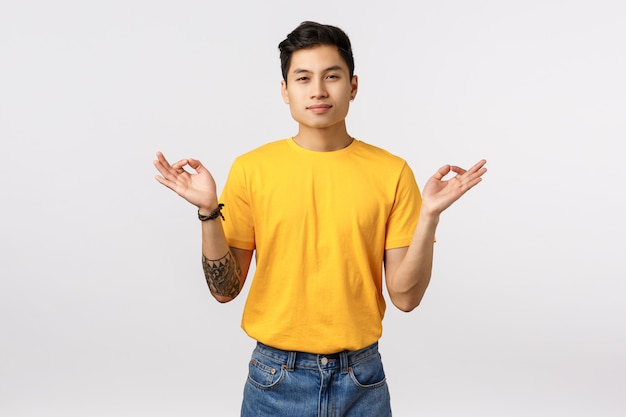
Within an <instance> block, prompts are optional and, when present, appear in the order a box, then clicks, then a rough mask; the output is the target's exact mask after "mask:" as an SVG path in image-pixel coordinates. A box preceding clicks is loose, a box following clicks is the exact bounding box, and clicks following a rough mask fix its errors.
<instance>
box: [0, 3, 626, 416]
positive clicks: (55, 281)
mask: <svg viewBox="0 0 626 417" xmlns="http://www.w3.org/2000/svg"><path fill="white" fill-rule="evenodd" d="M624 16H626V7H625V6H624V3H623V2H621V1H619V0H615V1H608V0H595V1H575V0H573V1H565V0H561V1H558V0H555V1H550V0H542V1H535V0H525V1H521V0H519V1H518V0H514V1H495V0H493V1H461V0H450V1H437V2H435V1H406V2H401V1H393V0H388V1H384V2H371V4H370V2H364V1H323V0H322V1H316V2H294V1H277V0H274V1H265V2H261V1H258V2H257V1H252V0H249V1H245V2H236V1H231V2H228V1H221V2H217V1H199V0H196V1H184V0H183V1H148V0H124V1H121V0H115V1H111V0H109V1H89V2H87V1H69V0H61V1H54V2H48V1H36V0H33V1H28V0H24V1H10V0H2V2H1V3H0V60H1V61H0V155H1V156H2V163H1V164H0V195H1V201H2V203H1V205H0V244H1V250H0V277H1V280H0V415H2V416H11V417H21V416H64V417H69V416H207V415H208V416H235V415H238V413H239V405H240V401H241V392H242V389H243V384H244V381H245V377H246V372H247V360H248V357H249V354H250V351H251V349H252V347H253V342H252V341H251V340H250V339H249V338H248V337H247V336H246V335H245V334H244V333H243V331H242V330H241V329H240V328H239V321H240V317H241V311H242V308H243V302H244V298H245V294H244V296H243V297H240V298H239V299H237V300H236V301H234V302H232V303H230V304H227V305H220V304H218V303H217V302H215V301H213V299H212V298H210V296H209V292H208V290H207V288H206V283H205V282H204V278H203V275H202V270H201V264H200V246H199V243H200V228H199V225H198V220H197V218H196V213H195V210H194V208H193V207H192V206H190V205H189V204H188V203H186V202H185V201H183V200H182V199H180V198H179V197H177V196H176V195H175V194H173V193H172V192H171V191H169V190H167V189H166V188H164V187H162V186H161V185H160V184H158V183H157V182H156V181H155V180H154V175H155V174H156V171H155V170H154V168H153V165H152V160H153V159H154V154H155V152H156V151H157V150H161V151H163V152H164V153H165V154H166V156H167V157H168V158H170V159H171V160H177V159H180V158H184V157H196V158H199V159H201V160H202V161H203V162H204V163H205V165H206V166H208V167H209V168H210V170H211V171H212V173H213V174H214V176H215V178H216V181H217V182H218V184H220V185H221V184H223V183H224V180H225V177H226V174H227V172H228V168H229V167H230V164H231V162H232V160H233V159H234V158H235V156H237V155H238V154H240V153H242V152H244V151H247V150H249V149H251V148H253V147H256V146H258V145H260V144H262V143H265V142H267V141H270V140H275V139H279V138H284V137H287V136H290V135H292V134H294V133H295V129H296V125H295V122H293V120H292V119H291V118H290V116H289V111H288V108H287V107H286V106H285V105H284V104H283V103H282V100H281V97H280V94H279V91H280V90H279V87H280V70H279V60H278V50H277V45H278V43H279V42H280V41H281V40H282V39H283V38H284V37H285V36H286V34H287V33H289V32H290V31H291V30H292V29H293V28H294V27H295V26H297V24H299V23H300V22H301V21H303V20H317V21H320V22H323V23H330V24H334V25H337V26H340V27H342V28H343V29H345V30H346V32H347V33H348V34H349V36H350V37H351V39H352V42H353V46H354V53H355V59H356V73H357V74H358V75H359V76H360V91H359V95H358V97H357V100H356V101H355V102H354V103H353V105H352V109H351V113H350V115H349V117H348V127H349V131H350V133H351V134H352V135H353V136H356V137H357V138H359V139H361V140H364V141H366V142H369V143H372V144H375V145H378V146H381V147H384V148H386V149H388V150H390V151H391V152H393V153H396V154H398V155H400V156H402V157H404V158H405V159H406V160H407V161H408V162H409V163H410V165H411V166H412V167H413V170H414V172H415V175H416V178H417V180H418V183H419V184H420V185H423V184H424V182H425V181H426V180H427V178H428V177H429V176H430V175H432V173H434V172H435V170H436V169H437V168H438V167H439V166H441V165H443V164H445V163H454V164H459V165H462V166H469V165H471V164H472V163H474V162H475V161H477V160H478V159H480V158H483V157H484V158H486V159H487V160H488V167H489V172H488V173H487V175H486V176H485V180H484V181H483V182H482V183H481V184H480V185H479V186H478V187H477V188H476V189H474V190H472V191H471V192H470V193H468V194H467V195H466V196H464V197H463V199H462V200H460V201H459V202H458V203H456V204H455V205H454V206H452V207H451V208H450V209H449V211H447V212H446V213H444V216H443V217H442V220H441V223H440V227H439V230H438V232H437V237H438V242H437V245H436V259H435V263H436V265H435V268H434V277H433V280H432V283H431V286H430V288H429V291H428V293H427V294H426V297H425V299H424V301H423V303H422V305H421V306H420V307H419V308H418V309H417V310H415V311H414V312H412V313H410V314H404V313H400V312H399V311H396V310H394V309H393V307H390V308H389V309H388V314H387V317H386V318H385V333H384V335H383V339H382V340H381V351H382V354H383V360H384V361H385V364H386V368H387V374H388V380H389V384H390V387H391V391H392V402H393V408H394V412H395V415H396V416H421V415H423V416H430V417H439V416H446V417H447V416H462V417H465V416H507V417H508V416H533V417H536V416H565V415H567V416H623V415H626V399H625V397H624V395H623V393H624V390H625V388H626V305H625V303H624V300H625V296H624V293H625V291H626V284H625V283H624V279H625V278H626V263H625V261H624V256H625V250H624V249H625V245H624V240H623V238H624V232H625V231H626V230H625V229H626V225H625V222H624V218H623V217H624V215H623V213H624V212H625V210H626V207H625V203H624V200H625V199H624V180H625V178H624V171H623V168H622V167H623V162H624V155H625V152H624V139H626V99H625V97H626V81H625V80H626V77H625V76H624V74H626V53H625V52H626V42H625V40H626V25H625V24H624V22H625V20H624ZM248 286H249V283H248ZM248 286H246V291H247V287H248Z"/></svg>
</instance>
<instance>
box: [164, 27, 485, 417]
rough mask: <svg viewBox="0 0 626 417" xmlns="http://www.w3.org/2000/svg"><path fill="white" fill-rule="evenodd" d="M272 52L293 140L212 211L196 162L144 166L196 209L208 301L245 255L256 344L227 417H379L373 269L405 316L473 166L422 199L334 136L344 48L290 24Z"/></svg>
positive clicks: (333, 33) (384, 159) (398, 172)
mask: <svg viewBox="0 0 626 417" xmlns="http://www.w3.org/2000/svg"><path fill="white" fill-rule="evenodd" d="M279 49H280V57H281V67H282V72H283V80H282V96H283V99H284V101H285V103H286V104H288V105H289V108H290V111H291V115H292V117H293V118H294V119H295V120H296V121H297V122H298V132H297V134H296V135H295V136H293V137H291V138H288V139H283V140H278V141H275V142H271V143H268V144H266V145H264V146H261V147H259V148H257V149H255V150H252V151H251V152H248V153H246V154H244V155H241V156H240V157H238V158H237V159H236V160H235V162H234V163H233V165H232V167H231V171H230V173H229V176H228V180H227V181H226V184H225V186H224V189H223V190H222V194H221V199H220V200H218V198H217V191H216V188H217V187H216V184H215V182H214V180H213V178H212V176H211V174H210V173H209V171H208V170H207V169H206V168H205V167H204V166H203V165H202V164H201V163H200V162H199V161H197V160H194V159H183V160H181V161H178V162H176V163H174V164H172V165H170V164H169V163H168V162H167V160H166V159H165V158H164V156H163V155H162V154H161V153H157V160H156V161H155V166H156V168H157V170H158V171H159V173H160V174H161V175H160V176H157V177H156V178H157V180H158V181H159V182H160V183H161V184H163V185H165V186H166V187H168V188H170V189H172V190H174V191H175V192H176V193H178V194H179V195H180V196H182V197H183V198H185V199H186V200H187V201H189V202H190V203H191V204H193V205H195V206H196V207H198V216H199V218H200V220H201V221H202V222H201V224H202V264H203V269H204V273H205V276H206V280H207V283H208V285H209V288H210V290H211V293H212V294H213V296H214V297H215V298H216V299H217V300H218V301H220V302H228V301H230V300H232V299H233V298H234V297H236V296H237V294H239V292H240V290H241V288H242V287H243V285H244V282H245V280H246V276H247V274H248V269H249V266H250V262H251V259H252V255H253V254H254V252H256V255H255V259H256V272H255V276H254V279H253V281H252V285H251V288H250V291H249V295H248V299H247V301H246V306H245V309H244V314H243V320H242V327H243V329H244V330H245V331H246V333H247V334H248V335H249V336H250V337H252V338H254V339H255V340H257V342H258V343H257V347H256V349H255V351H254V352H253V354H252V359H251V361H250V364H249V377H248V380H247V383H246V386H245V389H244V399H243V405H242V412H241V415H242V416H272V417H276V416H298V417H307V416H354V417H363V416H376V417H382V416H389V415H391V407H390V400H389V391H388V388H387V384H386V382H385V374H384V371H383V368H382V363H381V360H380V355H379V353H378V345H377V342H378V339H379V338H380V336H381V334H382V318H383V315H384V311H385V300H384V299H383V295H382V294H383V288H382V285H383V284H382V282H383V280H382V275H383V274H382V272H383V268H384V275H385V284H386V286H387V290H388V293H389V296H390V299H391V301H392V303H393V304H394V305H395V306H396V307H397V308H399V309H400V310H402V311H407V312H408V311H411V310H413V309H414V308H415V307H417V306H418V305H419V303H420V301H421V299H422V297H423V295H424V292H425V291H426V288H427V286H428V283H429V281H430V276H431V269H432V260H433V244H434V240H435V230H436V227H437V224H438V221H439V217H440V214H441V213H442V212H443V211H444V210H445V209H446V208H447V207H449V206H450V205H451V204H452V203H453V202H454V201H456V200H457V199H458V198H459V197H461V196H462V195H463V194H464V193H465V192H466V191H468V190H469V189H471V188H472V187H474V186H475V185H476V184H478V183H479V182H480V181H481V177H482V175H483V174H484V173H485V172H486V168H485V167H484V165H485V161H484V160H483V161H480V162H478V163H477V164H476V165H474V166H473V167H472V168H471V169H469V170H467V171H466V170H464V169H462V168H459V167H455V166H449V165H445V166H443V167H442V168H440V169H439V170H438V171H437V172H436V173H435V175H434V176H433V177H431V178H430V180H429V181H428V182H427V183H426V185H425V187H424V189H423V197H422V196H421V195H420V191H419V189H418V187H417V185H416V182H415V179H414V176H413V173H412V171H411V169H410V168H409V166H408V165H407V163H406V162H405V161H404V160H403V159H401V158H399V157H397V156H394V155H391V154H390V153H388V152H386V151H384V150H382V149H380V148H377V147H374V146H371V145H368V144H366V143H364V142H362V141H360V140H357V139H355V138H353V137H351V136H350V135H349V134H348V131H347V128H346V122H345V119H346V116H347V114H348V109H349V106H350V101H351V100H353V99H354V98H355V97H356V94H357V91H358V78H357V76H356V75H354V60H353V57H352V49H351V45H350V40H349V39H348V37H347V36H346V34H345V33H344V32H343V31H342V30H341V29H339V28H337V27H333V26H329V25H321V24H318V23H314V22H304V23H302V24H301V25H300V26H298V27H297V28H296V29H295V30H294V31H293V32H292V33H290V34H289V35H288V36H287V39H285V40H284V41H283V42H281V43H280V45H279ZM187 165H188V166H190V167H191V168H192V169H193V170H194V171H195V173H193V174H192V173H188V172H187V171H185V170H184V167H185V166H187ZM450 172H452V173H454V174H456V175H455V176H453V178H451V179H449V180H444V176H446V175H447V174H449V173H450ZM222 212H223V214H222Z"/></svg>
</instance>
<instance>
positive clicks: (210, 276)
mask: <svg viewBox="0 0 626 417" xmlns="http://www.w3.org/2000/svg"><path fill="white" fill-rule="evenodd" d="M202 269H203V270H204V277H205V278H206V282H207V284H209V289H210V290H211V293H213V294H214V295H221V296H224V297H231V298H235V297H236V296H237V294H239V290H240V289H239V275H240V274H241V269H240V268H239V263H238V262H237V259H235V257H234V256H233V255H232V253H230V251H228V253H227V254H226V255H224V256H223V257H221V258H220V259H215V260H212V259H207V258H206V256H204V254H203V255H202Z"/></svg>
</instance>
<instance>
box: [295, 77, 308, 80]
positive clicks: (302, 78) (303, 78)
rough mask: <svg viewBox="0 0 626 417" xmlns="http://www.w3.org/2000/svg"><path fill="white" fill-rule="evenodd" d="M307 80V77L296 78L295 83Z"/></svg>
mask: <svg viewBox="0 0 626 417" xmlns="http://www.w3.org/2000/svg"><path fill="white" fill-rule="evenodd" d="M308 79H309V77H299V78H296V81H307V80H308Z"/></svg>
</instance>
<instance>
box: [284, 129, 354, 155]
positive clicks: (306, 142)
mask: <svg viewBox="0 0 626 417" xmlns="http://www.w3.org/2000/svg"><path fill="white" fill-rule="evenodd" d="M293 140H294V142H296V143H297V144H298V145H299V146H301V147H303V148H305V149H309V150H311V151H317V152H332V151H338V150H339V149H343V148H345V147H347V146H348V145H350V144H351V143H352V137H351V136H350V135H349V134H348V131H347V130H346V126H345V125H343V126H339V127H337V128H326V129H317V128H316V129H311V128H307V127H304V126H300V128H299V129H298V134H297V135H296V136H294V137H293Z"/></svg>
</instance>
